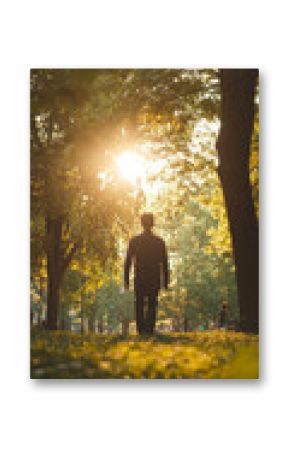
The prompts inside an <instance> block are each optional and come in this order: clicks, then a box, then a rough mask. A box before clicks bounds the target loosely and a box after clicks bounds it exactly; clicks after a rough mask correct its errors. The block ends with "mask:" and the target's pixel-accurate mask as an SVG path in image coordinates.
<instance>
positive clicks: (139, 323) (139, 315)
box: [135, 290, 145, 334]
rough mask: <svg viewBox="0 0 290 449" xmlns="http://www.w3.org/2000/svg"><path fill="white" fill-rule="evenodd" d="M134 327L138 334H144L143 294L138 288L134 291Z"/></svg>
mask: <svg viewBox="0 0 290 449" xmlns="http://www.w3.org/2000/svg"><path fill="white" fill-rule="evenodd" d="M135 298H136V327H137V331H138V333H139V334H144V331H145V329H144V295H143V292H141V291H140V290H137V291H136V294H135Z"/></svg>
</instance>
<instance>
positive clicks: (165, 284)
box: [162, 243, 169, 290]
mask: <svg viewBox="0 0 290 449" xmlns="http://www.w3.org/2000/svg"><path fill="white" fill-rule="evenodd" d="M162 270H163V287H164V288H165V289H166V290H167V289H168V284H169V261H168V253H167V249H166V245H165V243H163V254H162Z"/></svg>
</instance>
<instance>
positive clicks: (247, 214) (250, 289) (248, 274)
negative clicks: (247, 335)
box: [217, 69, 259, 333]
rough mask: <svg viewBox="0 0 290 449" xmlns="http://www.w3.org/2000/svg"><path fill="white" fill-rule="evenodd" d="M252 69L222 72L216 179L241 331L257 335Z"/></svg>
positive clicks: (257, 269)
mask: <svg viewBox="0 0 290 449" xmlns="http://www.w3.org/2000/svg"><path fill="white" fill-rule="evenodd" d="M257 76H258V71H257V70H250V69H249V70H248V69H244V70H235V69H225V70H221V131H220V135H219V139H218V143H217V148H218V154H219V176H220V180H221V184H222V188H223V192H224V197H225V203H226V208H227V214H228V220H229V226H230V231H231V236H232V243H233V252H234V258H235V267H236V280H237V288H238V298H239V305H240V320H241V328H242V330H244V331H248V332H254V333H258V326H259V237H258V222H257V217H256V214H255V209H254V203H253V198H252V188H251V184H250V179H249V158H250V145H251V138H252V132H253V121H254V93H255V85H256V80H257Z"/></svg>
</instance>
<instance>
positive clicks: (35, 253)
mask: <svg viewBox="0 0 290 449" xmlns="http://www.w3.org/2000/svg"><path fill="white" fill-rule="evenodd" d="M125 76H126V72H124V73H121V74H120V72H119V71H102V70H101V71H96V70H33V71H32V72H31V218H32V231H33V230H34V229H35V233H34V232H32V236H33V237H34V235H35V238H32V241H31V252H32V262H36V263H38V264H39V263H41V259H42V258H43V257H45V258H46V261H47V262H46V267H47V324H48V328H49V329H57V327H58V307H59V301H60V288H61V285H62V281H63V277H64V274H65V271H66V270H67V268H68V267H69V265H70V263H71V261H72V259H73V258H75V257H76V254H77V253H78V252H80V251H86V249H87V248H90V250H91V251H92V250H94V251H95V253H97V254H98V257H99V259H100V260H102V261H105V260H107V259H108V258H109V257H110V256H112V254H114V253H116V238H115V237H116V226H117V224H116V216H117V217H118V222H122V221H123V222H125V223H126V222H129V221H130V219H131V215H132V214H131V211H130V209H132V207H131V205H132V204H133V202H132V201H130V199H128V195H129V196H130V194H131V192H130V188H128V186H125V185H120V184H119V185H118V184H117V183H116V182H113V183H107V184H106V185H105V186H104V182H103V180H102V179H101V178H100V177H99V176H98V175H100V173H101V172H102V170H104V167H106V165H107V164H108V163H109V161H108V160H110V157H111V156H110V154H109V152H106V150H107V149H108V148H107V147H108V144H107V141H108V140H109V142H110V145H111V146H112V147H113V148H114V145H115V146H117V145H116V142H115V140H114V139H115V138H116V136H118V132H117V123H118V120H119V115H118V114H117V113H116V116H115V117H114V118H112V108H113V105H114V104H115V103H116V104H118V101H117V97H118V93H119V89H120V87H121V85H122V80H123V79H124V77H125ZM120 191H121V192H122V194H120ZM39 254H41V257H39Z"/></svg>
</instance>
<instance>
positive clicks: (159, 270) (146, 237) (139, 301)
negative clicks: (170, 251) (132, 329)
mask: <svg viewBox="0 0 290 449" xmlns="http://www.w3.org/2000/svg"><path fill="white" fill-rule="evenodd" d="M141 224H142V227H143V229H144V232H143V233H142V234H140V235H137V236H136V237H133V238H132V239H131V240H130V242H129V247H128V251H127V256H126V260H125V267H124V286H125V289H128V288H129V273H130V267H131V264H132V261H134V275H135V276H134V290H135V298H136V325H137V330H138V332H139V334H146V333H148V334H152V333H153V331H154V327H155V323H156V313H157V298H158V292H159V290H160V287H161V286H162V287H164V288H166V289H167V288H168V282H169V268H168V257H167V250H166V246H165V243H164V240H162V239H161V238H160V237H158V236H157V235H154V234H153V233H152V228H153V215H152V214H149V213H147V214H143V215H142V216H141ZM145 298H147V304H148V306H147V314H146V316H145V311H144V305H145Z"/></svg>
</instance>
